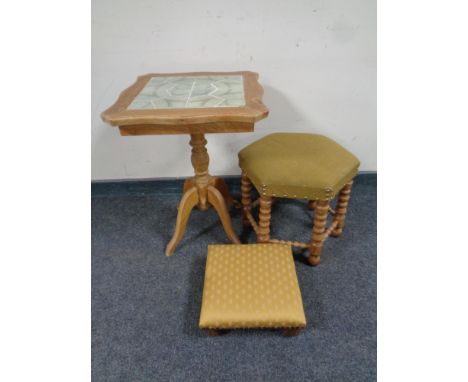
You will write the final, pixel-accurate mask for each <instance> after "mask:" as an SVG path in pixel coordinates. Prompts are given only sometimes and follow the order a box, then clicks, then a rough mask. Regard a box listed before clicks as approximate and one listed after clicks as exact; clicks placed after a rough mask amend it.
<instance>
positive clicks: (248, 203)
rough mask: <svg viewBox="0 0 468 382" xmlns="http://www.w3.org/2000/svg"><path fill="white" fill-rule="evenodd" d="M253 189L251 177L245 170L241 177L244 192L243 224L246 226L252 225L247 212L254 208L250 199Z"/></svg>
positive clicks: (242, 201)
mask: <svg viewBox="0 0 468 382" xmlns="http://www.w3.org/2000/svg"><path fill="white" fill-rule="evenodd" d="M251 189H252V184H251V183H250V179H249V178H248V177H247V174H246V173H245V172H242V179H241V192H242V200H241V203H242V226H243V227H244V228H248V227H250V222H249V219H248V218H247V213H249V212H250V211H251V210H252V200H251V199H250V191H251Z"/></svg>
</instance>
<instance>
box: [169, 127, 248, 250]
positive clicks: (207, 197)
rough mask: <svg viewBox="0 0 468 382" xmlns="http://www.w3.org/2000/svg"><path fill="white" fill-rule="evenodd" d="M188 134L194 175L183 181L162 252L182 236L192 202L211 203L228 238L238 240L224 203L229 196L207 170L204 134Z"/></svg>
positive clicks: (201, 207) (227, 200) (200, 206)
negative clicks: (172, 228)
mask: <svg viewBox="0 0 468 382" xmlns="http://www.w3.org/2000/svg"><path fill="white" fill-rule="evenodd" d="M190 137H191V139H190V146H192V158H191V161H192V166H193V168H194V170H195V177H194V178H192V179H189V180H187V181H186V182H185V183H184V196H183V197H182V199H181V201H180V204H179V211H178V213H177V221H176V227H175V232H174V235H173V237H172V239H171V241H170V242H169V244H168V245H167V247H166V256H170V255H172V254H173V253H174V250H175V248H176V247H177V244H179V242H180V240H181V239H182V236H183V235H184V232H185V227H186V225H187V221H188V218H189V216H190V213H191V211H192V209H193V207H194V206H195V205H198V208H199V209H200V210H206V209H208V207H209V205H212V206H213V207H214V208H215V210H216V212H217V213H218V215H219V217H220V219H221V223H222V224H223V228H224V231H225V232H226V235H227V236H228V238H229V239H230V240H231V241H232V242H234V243H236V244H240V240H239V238H238V237H237V235H236V233H235V232H234V229H233V227H232V222H231V218H230V216H229V213H228V210H227V207H226V203H228V204H230V203H232V202H233V199H232V196H231V195H230V194H229V190H228V188H227V185H226V183H225V182H224V181H223V180H222V179H219V178H214V177H212V176H210V175H209V173H208V165H209V162H210V158H209V156H208V152H207V150H206V143H207V142H206V139H205V136H204V134H191V135H190Z"/></svg>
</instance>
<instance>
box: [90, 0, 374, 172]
mask: <svg viewBox="0 0 468 382" xmlns="http://www.w3.org/2000/svg"><path fill="white" fill-rule="evenodd" d="M230 70H252V71H256V72H258V73H260V82H261V83H262V85H263V87H264V89H265V95H264V103H265V104H266V105H267V106H268V107H269V109H270V116H269V117H268V118H266V119H264V120H263V121H261V122H259V123H258V124H257V125H256V128H255V132H254V133H238V134H208V135H207V136H206V138H207V140H208V151H209V154H210V159H211V163H210V172H211V173H212V174H217V175H234V174H239V173H240V171H239V169H238V167H237V152H238V151H239V149H241V148H242V147H243V146H245V145H247V144H248V143H250V142H252V141H254V140H255V139H258V138H260V137H262V136H264V135H267V134H269V133H271V132H274V131H298V132H311V133H321V134H324V135H327V136H329V137H330V138H332V139H335V140H336V141H337V142H339V143H340V144H342V145H343V146H344V147H346V148H347V149H349V150H350V151H352V152H353V153H354V154H355V155H357V156H358V157H359V158H360V160H361V163H362V164H361V168H360V170H362V171H374V170H376V1H375V0H288V1H286V0H284V1H275V0H255V1H254V0H250V1H248V0H229V1H224V0H199V1H190V0H93V2H92V178H93V180H101V179H133V178H157V177H179V176H190V175H192V167H191V165H190V150H189V145H188V141H189V136H187V135H176V136H164V135H159V136H142V137H122V136H120V135H119V132H118V128H115V127H111V126H110V125H106V124H105V123H103V122H102V121H101V119H100V113H101V112H102V111H103V110H105V109H106V108H107V107H108V106H110V105H111V104H112V103H114V101H115V100H116V98H117V96H118V95H119V93H120V92H121V91H122V90H123V89H124V88H126V87H128V86H129V85H131V84H132V83H133V82H134V81H135V79H136V77H137V76H138V75H140V74H144V73H148V72H161V73H164V72H185V71H230Z"/></svg>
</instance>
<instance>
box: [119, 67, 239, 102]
mask: <svg viewBox="0 0 468 382" xmlns="http://www.w3.org/2000/svg"><path fill="white" fill-rule="evenodd" d="M241 106H245V98H244V82H243V77H242V75H212V76H179V77H175V76H168V77H152V78H151V79H150V80H149V81H148V83H147V84H146V85H145V86H144V87H143V89H142V90H141V91H140V93H139V94H138V95H137V96H136V97H135V99H134V100H133V101H132V102H131V103H130V105H129V106H128V108H127V110H136V109H139V110H141V109H185V108H208V107H241Z"/></svg>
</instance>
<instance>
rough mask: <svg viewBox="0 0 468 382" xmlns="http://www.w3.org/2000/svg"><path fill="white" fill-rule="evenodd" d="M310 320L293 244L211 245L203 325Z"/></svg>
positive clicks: (293, 324)
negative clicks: (304, 302) (300, 286)
mask: <svg viewBox="0 0 468 382" xmlns="http://www.w3.org/2000/svg"><path fill="white" fill-rule="evenodd" d="M305 325H306V319H305V315H304V308H303V306H302V298H301V292H300V290H299V283H298V281H297V276H296V268H295V266H294V261H293V257H292V251H291V247H290V246H289V245H283V244H245V245H234V244H227V245H209V246H208V257H207V260H206V270H205V285H204V288H203V300H202V307H201V314H200V328H203V329H228V328H302V327H304V326H305Z"/></svg>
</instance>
